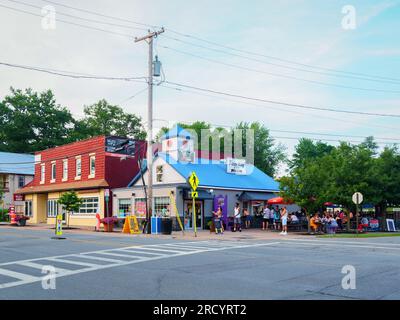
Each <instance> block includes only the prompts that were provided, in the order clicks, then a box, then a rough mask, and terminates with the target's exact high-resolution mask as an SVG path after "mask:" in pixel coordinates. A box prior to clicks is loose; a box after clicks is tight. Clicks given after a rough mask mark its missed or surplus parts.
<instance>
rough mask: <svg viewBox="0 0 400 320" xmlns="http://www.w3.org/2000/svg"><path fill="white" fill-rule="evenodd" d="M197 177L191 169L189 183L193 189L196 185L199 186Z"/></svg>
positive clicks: (194, 189)
mask: <svg viewBox="0 0 400 320" xmlns="http://www.w3.org/2000/svg"><path fill="white" fill-rule="evenodd" d="M199 182H200V181H199V178H198V177H197V175H196V173H195V172H194V171H193V172H192V174H191V175H190V177H189V184H190V186H191V187H192V190H193V191H196V189H197V187H198V186H199Z"/></svg>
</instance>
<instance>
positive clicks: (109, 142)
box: [106, 137, 139, 155]
mask: <svg viewBox="0 0 400 320" xmlns="http://www.w3.org/2000/svg"><path fill="white" fill-rule="evenodd" d="M138 148H139V145H138V143H137V141H136V140H133V139H126V138H118V137H108V138H106V152H111V153H118V154H125V155H134V154H135V153H136V151H137V150H138Z"/></svg>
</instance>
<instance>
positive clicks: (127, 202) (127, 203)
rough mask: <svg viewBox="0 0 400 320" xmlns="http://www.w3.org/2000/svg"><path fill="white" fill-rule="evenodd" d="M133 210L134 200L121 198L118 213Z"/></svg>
mask: <svg viewBox="0 0 400 320" xmlns="http://www.w3.org/2000/svg"><path fill="white" fill-rule="evenodd" d="M131 212H132V201H131V199H119V200H118V213H119V214H120V215H122V216H124V215H128V214H130V213H131Z"/></svg>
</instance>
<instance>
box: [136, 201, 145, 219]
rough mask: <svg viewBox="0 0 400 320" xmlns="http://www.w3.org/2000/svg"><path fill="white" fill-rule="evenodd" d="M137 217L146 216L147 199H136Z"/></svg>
mask: <svg viewBox="0 0 400 320" xmlns="http://www.w3.org/2000/svg"><path fill="white" fill-rule="evenodd" d="M135 215H136V216H138V217H144V216H146V199H145V198H136V199H135Z"/></svg>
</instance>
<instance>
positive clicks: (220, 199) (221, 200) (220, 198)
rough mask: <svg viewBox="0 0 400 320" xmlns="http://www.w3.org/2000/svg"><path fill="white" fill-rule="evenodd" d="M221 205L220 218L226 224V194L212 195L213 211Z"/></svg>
mask: <svg viewBox="0 0 400 320" xmlns="http://www.w3.org/2000/svg"><path fill="white" fill-rule="evenodd" d="M219 206H221V207H222V220H223V221H224V222H225V224H226V225H228V196H227V195H225V196H224V195H222V194H220V195H217V196H215V197H214V211H217V209H218V207H219Z"/></svg>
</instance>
